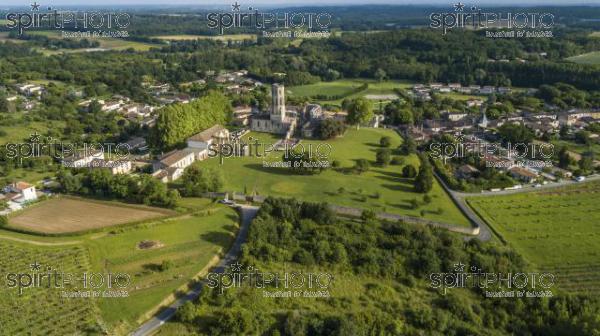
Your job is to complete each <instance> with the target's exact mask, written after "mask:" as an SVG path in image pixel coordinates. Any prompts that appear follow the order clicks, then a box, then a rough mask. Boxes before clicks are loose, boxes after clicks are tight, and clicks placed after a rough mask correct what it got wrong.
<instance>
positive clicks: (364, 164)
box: [354, 159, 371, 174]
mask: <svg viewBox="0 0 600 336" xmlns="http://www.w3.org/2000/svg"><path fill="white" fill-rule="evenodd" d="M370 167H371V165H370V164H369V161H367V160H365V159H358V160H356V163H355V164H354V171H355V172H357V173H358V174H362V173H364V172H366V171H368V170H369V168H370Z"/></svg>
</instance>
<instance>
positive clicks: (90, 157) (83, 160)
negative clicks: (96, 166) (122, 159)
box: [62, 150, 104, 168]
mask: <svg viewBox="0 0 600 336" xmlns="http://www.w3.org/2000/svg"><path fill="white" fill-rule="evenodd" d="M95 159H101V160H104V151H89V150H83V151H78V152H76V153H74V154H73V155H71V156H69V157H67V158H64V159H63V160H62V164H63V166H64V167H69V168H82V167H89V166H90V163H91V162H92V161H94V160H95Z"/></svg>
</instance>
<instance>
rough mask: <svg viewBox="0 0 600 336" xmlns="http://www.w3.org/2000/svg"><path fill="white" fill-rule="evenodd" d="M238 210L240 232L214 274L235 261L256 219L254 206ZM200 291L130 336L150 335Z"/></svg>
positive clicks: (192, 292)
mask: <svg viewBox="0 0 600 336" xmlns="http://www.w3.org/2000/svg"><path fill="white" fill-rule="evenodd" d="M238 208H239V210H240V217H241V222H242V223H241V225H240V231H239V232H238V235H237V237H236V238H235V241H234V242H233V245H232V246H231V249H230V250H229V252H227V254H226V255H225V256H224V257H223V258H222V259H221V261H220V262H219V263H218V264H217V266H216V267H215V268H214V269H213V270H212V272H214V273H222V272H224V271H225V268H226V267H227V266H228V265H229V264H232V263H233V262H234V261H235V260H236V259H237V257H238V255H239V253H240V251H241V247H242V244H243V243H244V242H245V241H246V237H247V236H248V228H249V226H250V223H251V222H252V220H253V219H254V217H256V214H257V213H258V207H255V206H246V205H238ZM201 291H202V283H200V284H198V285H196V286H194V287H193V288H192V289H190V290H189V291H188V292H187V293H186V294H185V295H184V296H182V297H180V298H178V299H177V300H175V302H173V303H172V304H171V305H170V306H168V307H167V308H165V309H163V310H161V311H160V312H159V313H158V314H156V315H155V316H154V317H153V318H151V319H150V320H148V321H146V322H145V323H144V324H142V325H141V326H140V327H139V328H138V329H137V330H136V331H134V332H133V333H131V335H132V336H146V335H151V334H152V333H153V332H155V331H156V330H157V329H158V328H160V326H162V325H163V324H164V323H165V322H166V321H168V320H169V319H171V318H172V317H173V316H174V315H175V312H176V311H177V308H179V307H181V306H182V305H183V304H184V303H186V302H188V301H192V300H194V299H196V298H197V297H198V296H199V295H200V292H201Z"/></svg>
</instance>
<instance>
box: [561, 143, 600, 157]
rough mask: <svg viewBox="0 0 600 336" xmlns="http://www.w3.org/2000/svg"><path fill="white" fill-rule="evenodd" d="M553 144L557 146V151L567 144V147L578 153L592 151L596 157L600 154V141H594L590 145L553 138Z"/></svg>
mask: <svg viewBox="0 0 600 336" xmlns="http://www.w3.org/2000/svg"><path fill="white" fill-rule="evenodd" d="M552 144H553V145H554V146H555V148H557V151H558V150H559V149H560V148H561V147H562V146H566V147H567V149H569V150H570V151H572V152H575V153H577V154H583V153H586V152H590V151H591V152H593V153H594V155H595V156H596V157H599V156H600V144H598V143H593V144H592V145H590V146H588V145H584V144H580V143H576V142H573V141H566V140H553V141H552Z"/></svg>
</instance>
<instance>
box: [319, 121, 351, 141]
mask: <svg viewBox="0 0 600 336" xmlns="http://www.w3.org/2000/svg"><path fill="white" fill-rule="evenodd" d="M345 131H346V125H345V124H344V123H343V122H341V121H340V120H335V119H326V120H323V121H322V122H321V123H320V124H319V126H318V127H317V134H318V136H319V138H321V139H331V138H334V137H336V136H339V135H342V134H344V132H345Z"/></svg>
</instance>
